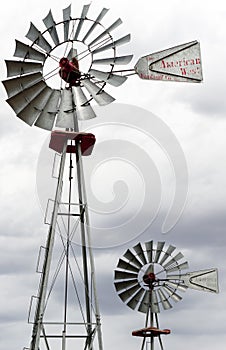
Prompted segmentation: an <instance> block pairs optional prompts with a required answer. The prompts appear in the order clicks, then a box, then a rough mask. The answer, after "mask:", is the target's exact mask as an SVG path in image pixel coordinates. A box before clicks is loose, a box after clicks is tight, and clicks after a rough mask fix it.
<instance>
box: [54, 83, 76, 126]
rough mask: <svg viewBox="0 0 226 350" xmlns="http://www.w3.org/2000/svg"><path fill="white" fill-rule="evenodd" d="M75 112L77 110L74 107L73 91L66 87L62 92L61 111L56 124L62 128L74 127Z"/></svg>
mask: <svg viewBox="0 0 226 350" xmlns="http://www.w3.org/2000/svg"><path fill="white" fill-rule="evenodd" d="M74 113H75V110H74V107H73V100H72V93H71V91H70V90H67V89H64V90H62V93H61V101H60V107H59V112H58V114H57V119H56V126H57V127H60V128H72V129H74V127H75V122H74Z"/></svg>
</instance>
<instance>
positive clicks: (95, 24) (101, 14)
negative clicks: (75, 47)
mask: <svg viewBox="0 0 226 350" xmlns="http://www.w3.org/2000/svg"><path fill="white" fill-rule="evenodd" d="M108 11H109V9H106V8H103V9H102V10H101V12H100V14H99V15H98V16H97V18H96V20H95V21H94V23H93V24H92V26H91V27H90V29H89V30H88V32H87V33H86V35H85V36H84V38H83V39H82V42H84V41H85V40H86V39H87V38H88V37H89V36H90V34H91V33H92V32H93V31H94V29H95V28H96V26H98V24H99V23H100V21H101V20H102V19H103V18H104V16H105V15H106V13H107V12H108Z"/></svg>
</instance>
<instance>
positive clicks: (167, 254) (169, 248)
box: [159, 245, 176, 265]
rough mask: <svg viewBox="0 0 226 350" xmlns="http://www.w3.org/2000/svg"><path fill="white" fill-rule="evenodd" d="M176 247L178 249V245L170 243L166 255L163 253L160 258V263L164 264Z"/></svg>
mask: <svg viewBox="0 0 226 350" xmlns="http://www.w3.org/2000/svg"><path fill="white" fill-rule="evenodd" d="M175 249H176V247H174V246H172V245H169V247H168V248H167V250H166V252H164V255H163V257H162V259H161V260H160V262H159V264H160V265H163V263H164V262H165V261H166V260H167V259H168V258H169V257H170V256H171V254H172V253H173V252H174V250H175Z"/></svg>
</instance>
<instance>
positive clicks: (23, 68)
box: [5, 60, 43, 78]
mask: <svg viewBox="0 0 226 350" xmlns="http://www.w3.org/2000/svg"><path fill="white" fill-rule="evenodd" d="M5 63H6V68H7V77H8V78H11V77H15V76H17V75H23V74H28V73H36V72H42V69H43V65H42V64H41V63H33V62H24V61H12V60H6V61H5Z"/></svg>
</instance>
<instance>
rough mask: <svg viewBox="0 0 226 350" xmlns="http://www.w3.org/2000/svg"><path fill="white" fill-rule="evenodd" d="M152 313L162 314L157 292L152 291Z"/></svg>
mask: <svg viewBox="0 0 226 350" xmlns="http://www.w3.org/2000/svg"><path fill="white" fill-rule="evenodd" d="M151 312H153V313H155V314H158V313H159V312H160V309H159V304H158V298H157V294H156V291H155V290H152V291H151Z"/></svg>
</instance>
